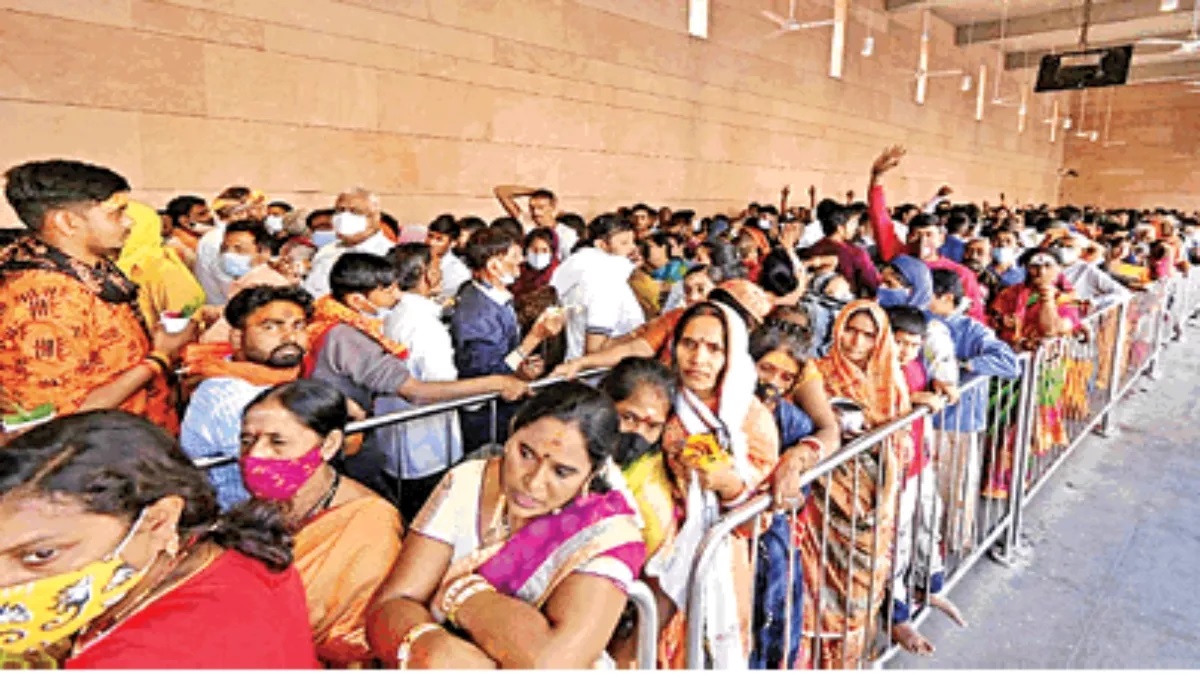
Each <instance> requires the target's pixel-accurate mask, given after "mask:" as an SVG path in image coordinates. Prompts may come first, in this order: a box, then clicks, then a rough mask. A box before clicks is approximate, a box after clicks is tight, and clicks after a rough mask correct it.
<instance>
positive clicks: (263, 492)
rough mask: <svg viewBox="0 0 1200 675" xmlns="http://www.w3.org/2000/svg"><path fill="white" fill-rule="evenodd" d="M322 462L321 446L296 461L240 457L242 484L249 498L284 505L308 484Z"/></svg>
mask: <svg viewBox="0 0 1200 675" xmlns="http://www.w3.org/2000/svg"><path fill="white" fill-rule="evenodd" d="M323 463H324V460H323V459H321V446H319V445H318V446H316V447H315V448H313V449H312V450H309V451H308V452H306V453H304V455H302V456H300V457H297V458H296V459H264V458H261V457H251V456H249V455H247V456H245V457H242V482H243V483H245V484H246V489H247V490H249V491H250V494H252V495H254V496H255V497H258V498H259V499H265V500H268V501H276V502H282V501H287V500H289V499H291V498H292V497H294V496H295V495H296V492H298V491H299V490H300V486H302V485H304V484H305V483H306V482H308V479H309V478H312V475H313V474H314V473H316V472H317V469H319V468H320V467H321V464H323Z"/></svg>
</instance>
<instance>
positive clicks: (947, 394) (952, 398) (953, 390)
mask: <svg viewBox="0 0 1200 675" xmlns="http://www.w3.org/2000/svg"><path fill="white" fill-rule="evenodd" d="M933 391H934V393H935V394H938V395H939V396H942V397H944V398H945V399H946V402H947V403H949V404H950V405H954V404H955V403H958V398H959V392H958V387H957V386H955V385H953V384H950V383H949V382H939V381H938V380H934V381H933Z"/></svg>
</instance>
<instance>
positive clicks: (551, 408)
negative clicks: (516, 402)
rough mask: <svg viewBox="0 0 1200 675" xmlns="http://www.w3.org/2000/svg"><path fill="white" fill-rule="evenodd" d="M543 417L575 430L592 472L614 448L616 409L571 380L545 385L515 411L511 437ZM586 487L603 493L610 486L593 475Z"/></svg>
mask: <svg viewBox="0 0 1200 675" xmlns="http://www.w3.org/2000/svg"><path fill="white" fill-rule="evenodd" d="M544 417H553V418H554V419H556V420H558V421H560V422H562V423H564V424H567V425H572V424H573V425H575V426H577V427H578V428H579V433H580V434H582V435H583V440H584V445H585V446H586V448H587V454H588V459H590V460H591V462H592V470H593V471H598V470H599V469H600V468H601V467H602V466H604V463H605V462H606V461H607V460H608V459H609V458H611V457H612V456H613V453H614V452H615V451H616V449H617V442H618V440H619V439H620V433H621V424H620V421H619V420H618V418H617V409H616V408H615V407H614V406H613V401H612V399H611V398H609V397H608V395H607V394H605V393H604V392H602V391H600V390H599V389H595V388H593V387H589V386H588V385H586V384H583V383H581V382H572V381H568V382H556V383H554V384H552V385H549V386H548V387H546V388H544V389H542V390H541V391H539V392H537V393H536V394H534V396H533V398H531V399H529V400H528V401H527V402H526V403H525V404H524V405H522V406H521V408H520V409H519V410H517V414H516V415H515V416H513V419H512V432H511V434H515V433H516V432H518V431H520V430H521V429H523V428H525V427H527V426H529V425H530V424H533V423H534V422H536V421H538V420H540V419H542V418H544ZM511 434H510V435H511ZM588 488H589V489H590V490H591V491H592V492H596V493H605V492H608V491H609V490H610V489H612V486H610V485H609V484H608V481H606V480H604V478H603V477H602V476H600V475H596V476H595V477H593V478H592V481H591V483H590V484H589V486H588Z"/></svg>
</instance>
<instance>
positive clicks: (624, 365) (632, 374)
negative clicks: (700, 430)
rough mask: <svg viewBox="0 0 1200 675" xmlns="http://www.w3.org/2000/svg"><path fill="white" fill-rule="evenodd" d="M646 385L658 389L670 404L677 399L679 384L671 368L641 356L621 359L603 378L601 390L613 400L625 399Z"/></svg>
mask: <svg viewBox="0 0 1200 675" xmlns="http://www.w3.org/2000/svg"><path fill="white" fill-rule="evenodd" d="M644 386H651V387H654V388H656V389H658V390H659V391H660V392H661V393H662V395H663V396H664V397H666V399H667V403H668V404H669V403H671V402H672V401H674V400H675V393H676V389H677V385H676V381H675V377H674V375H672V374H671V369H670V368H667V367H666V366H664V365H663V364H662V362H660V361H658V360H657V359H647V358H642V357H640V356H626V357H625V358H623V359H621V361H620V363H618V364H617V365H615V366H613V369H612V370H610V371H608V374H607V375H605V376H604V379H603V380H601V382H600V391H603V392H604V393H606V394H608V395H609V396H610V397H611V398H612V400H613V401H624V400H625V399H627V398H629V397H630V396H633V394H634V392H636V391H637V390H638V388H639V387H644Z"/></svg>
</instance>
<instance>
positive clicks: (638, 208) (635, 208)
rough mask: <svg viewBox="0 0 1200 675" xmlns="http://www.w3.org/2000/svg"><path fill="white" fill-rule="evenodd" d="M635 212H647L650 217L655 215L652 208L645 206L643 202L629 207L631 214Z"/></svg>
mask: <svg viewBox="0 0 1200 675" xmlns="http://www.w3.org/2000/svg"><path fill="white" fill-rule="evenodd" d="M634 211H645V212H646V213H648V214H650V215H654V209H652V208H650V207H649V206H647V205H646V204H643V203H642V202H638V203H637V204H634V205H633V206H631V207H629V212H630V213H633V212H634Z"/></svg>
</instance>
